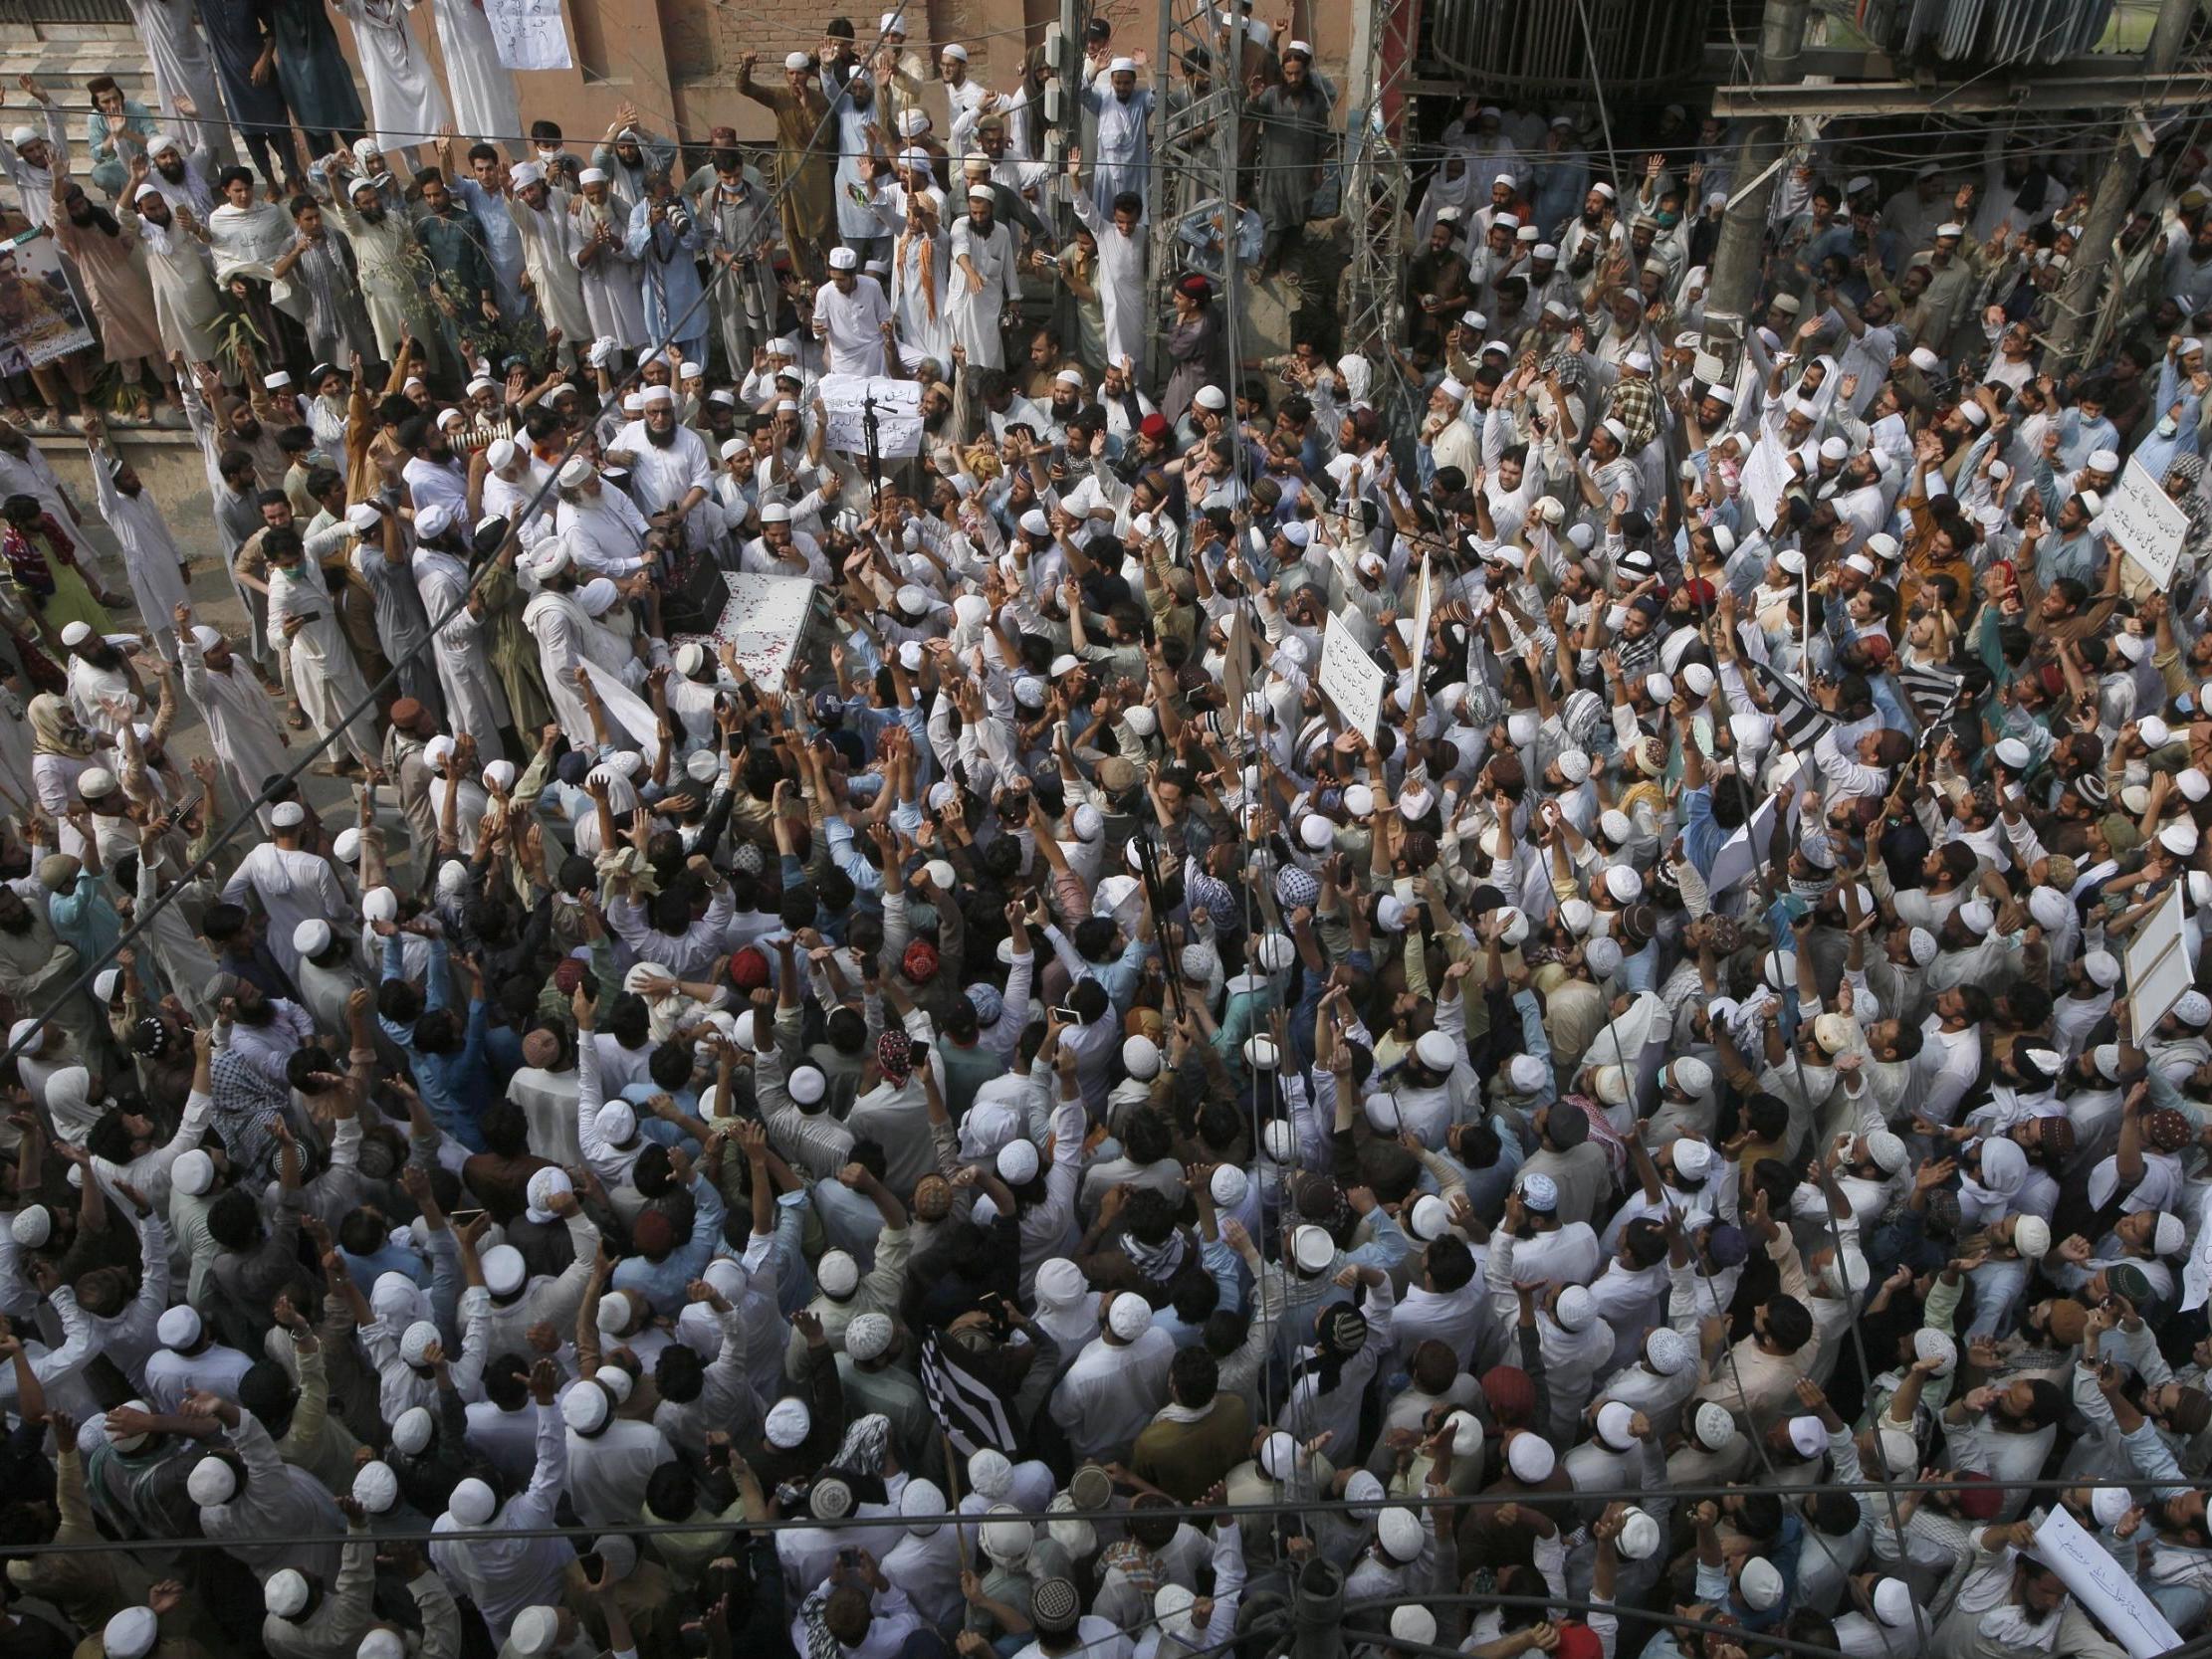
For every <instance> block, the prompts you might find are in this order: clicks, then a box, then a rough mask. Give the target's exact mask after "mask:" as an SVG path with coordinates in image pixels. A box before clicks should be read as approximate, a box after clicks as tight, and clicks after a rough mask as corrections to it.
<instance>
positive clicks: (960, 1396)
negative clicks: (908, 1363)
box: [922, 1331, 1021, 1457]
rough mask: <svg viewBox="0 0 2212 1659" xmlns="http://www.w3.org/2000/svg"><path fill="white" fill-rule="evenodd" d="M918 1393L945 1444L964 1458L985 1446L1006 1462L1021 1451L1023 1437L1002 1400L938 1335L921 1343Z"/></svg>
mask: <svg viewBox="0 0 2212 1659" xmlns="http://www.w3.org/2000/svg"><path fill="white" fill-rule="evenodd" d="M922 1389H923V1391H924V1392H925V1393H926V1394H928V1395H929V1401H930V1410H931V1411H932V1412H934V1413H935V1414H936V1416H937V1421H938V1423H939V1424H940V1426H942V1427H943V1428H944V1430H945V1436H946V1438H947V1439H949V1440H950V1441H951V1442H952V1443H953V1449H954V1450H955V1451H957V1452H959V1453H960V1455H961V1456H962V1457H971V1456H973V1455H974V1454H975V1453H977V1452H979V1451H981V1450H982V1449H983V1448H984V1447H986V1446H989V1447H992V1448H994V1449H995V1450H997V1451H1001V1452H1005V1453H1007V1454H1008V1455H1009V1456H1011V1455H1013V1454H1014V1453H1015V1452H1017V1450H1018V1449H1019V1446H1020V1442H1021V1432H1020V1430H1019V1429H1018V1428H1017V1427H1016V1426H1015V1425H1014V1421H1013V1415H1012V1413H1011V1412H1010V1411H1008V1410H1007V1408H1006V1401H1005V1398H1004V1396H1003V1395H1001V1394H1000V1393H999V1392H998V1390H997V1389H995V1388H994V1387H993V1386H992V1385H991V1384H990V1383H989V1382H987V1381H985V1380H984V1378H982V1377H980V1376H978V1375H977V1374H976V1373H975V1372H974V1371H973V1370H970V1369H969V1368H968V1367H967V1366H966V1365H965V1364H963V1363H962V1362H961V1357H960V1350H959V1348H955V1347H953V1346H952V1345H950V1344H948V1343H947V1342H946V1341H945V1339H944V1336H943V1334H942V1333H940V1332H937V1331H930V1332H927V1333H925V1334H924V1335H923V1338H922Z"/></svg>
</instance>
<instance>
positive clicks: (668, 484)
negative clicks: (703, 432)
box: [608, 386, 721, 547]
mask: <svg viewBox="0 0 2212 1659" xmlns="http://www.w3.org/2000/svg"><path fill="white" fill-rule="evenodd" d="M638 397H639V401H641V402H642V403H643V404H644V406H645V407H644V410H643V412H642V413H641V414H640V416H639V418H638V419H636V420H634V421H632V422H630V424H629V425H627V426H625V427H624V428H622V430H621V431H620V432H618V433H616V434H615V435H614V442H613V444H612V445H610V446H609V448H608V455H609V457H610V458H611V459H613V460H614V461H615V463H616V464H617V465H619V466H623V467H627V468H628V469H629V471H630V488H631V490H633V491H634V492H635V493H636V500H635V501H634V502H633V503H632V504H631V505H632V506H633V507H634V508H635V509H636V510H637V511H638V512H639V513H641V514H643V515H644V516H645V517H646V518H647V519H648V521H649V520H650V519H651V518H656V517H658V516H659V515H660V514H663V513H673V514H675V515H676V516H677V517H678V518H681V519H682V520H683V525H684V538H685V541H686V543H687V544H688V545H690V546H692V547H704V546H706V545H707V543H708V542H709V541H710V540H711V539H712V538H713V537H714V535H715V533H716V532H717V531H718V530H719V529H720V528H721V520H720V518H718V517H717V516H716V515H715V514H714V513H712V512H709V511H705V510H704V508H705V503H706V501H707V498H708V497H709V496H711V495H712V494H713V493H714V486H715V464H714V456H713V455H712V454H710V453H709V452H708V449H707V440H706V439H704V438H702V437H701V436H700V435H699V430H698V428H696V427H690V426H679V425H678V424H677V423H676V394H675V393H674V392H673V391H671V390H670V389H669V388H668V387H666V386H647V387H646V388H645V389H644V390H643V391H642V392H640V393H639V394H638Z"/></svg>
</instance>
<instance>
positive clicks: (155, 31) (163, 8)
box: [126, 0, 238, 167]
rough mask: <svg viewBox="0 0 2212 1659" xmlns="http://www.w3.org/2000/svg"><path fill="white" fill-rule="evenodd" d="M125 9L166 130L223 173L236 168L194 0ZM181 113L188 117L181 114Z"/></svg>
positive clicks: (148, 2)
mask: <svg viewBox="0 0 2212 1659" xmlns="http://www.w3.org/2000/svg"><path fill="white" fill-rule="evenodd" d="M126 3H127V4H128V5H129V7H130V25H131V27H132V28H133V29H135V30H137V32H138V41H139V44H141V45H142V46H144V47H145V49H146V65H147V67H148V68H149V69H151V70H152V71H153V90H154V92H155V94H156V95H158V96H159V98H160V100H161V112H162V114H163V115H164V116H166V117H167V119H168V122H169V125H170V126H171V127H172V128H173V129H174V130H175V132H176V133H177V135H178V136H179V137H180V138H182V139H183V140H184V142H185V143H186V144H187V145H189V146H190V147H192V148H194V149H199V148H202V147H204V148H205V149H206V151H207V154H208V158H209V159H210V160H212V161H215V162H218V163H220V164H221V165H223V166H225V167H229V166H234V165H236V164H237V161H238V152H237V151H236V150H235V149H233V148H232V147H231V141H230V128H229V127H228V126H227V125H225V124H224V121H223V94H222V90H221V87H220V86H219V85H218V83H217V82H216V79H215V63H214V60H213V59H211V58H209V57H208V55H207V42H206V41H205V40H204V39H202V38H201V36H200V15H199V7H198V6H197V5H196V4H194V0H126ZM186 108H190V109H191V111H192V113H190V114H186V113H185V110H186ZM202 117H204V118H205V119H206V122H207V124H206V125H205V126H204V127H203V126H202V125H201V124H200V121H201V119H202Z"/></svg>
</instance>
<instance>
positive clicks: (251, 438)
mask: <svg viewBox="0 0 2212 1659" xmlns="http://www.w3.org/2000/svg"><path fill="white" fill-rule="evenodd" d="M231 435H232V436H233V437H235V438H237V439H238V440H239V441H240V442H241V443H248V444H258V443H260V442H261V422H259V421H248V422H247V423H246V424H245V425H244V426H234V427H232V428H231Z"/></svg>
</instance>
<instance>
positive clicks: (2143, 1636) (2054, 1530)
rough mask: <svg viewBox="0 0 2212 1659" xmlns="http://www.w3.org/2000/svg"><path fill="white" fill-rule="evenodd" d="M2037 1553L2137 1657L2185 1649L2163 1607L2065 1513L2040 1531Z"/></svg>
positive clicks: (2148, 1658) (2054, 1513)
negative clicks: (2169, 1622)
mask: <svg viewBox="0 0 2212 1659" xmlns="http://www.w3.org/2000/svg"><path fill="white" fill-rule="evenodd" d="M2035 1553H2036V1555H2037V1556H2038V1557H2040V1558H2041V1559H2042V1561H2043V1564H2044V1565H2045V1566H2048V1567H2049V1568H2050V1569H2051V1570H2052V1571H2053V1572H2056V1573H2057V1574H2058V1575H2059V1577H2060V1579H2061V1580H2062V1581H2063V1582H2064V1583H2065V1585H2066V1587H2067V1588H2068V1589H2070V1590H2072V1591H2073V1592H2074V1595H2075V1598H2076V1599H2077V1600H2079V1601H2080V1602H2081V1603H2082V1605H2083V1607H2084V1608H2085V1609H2087V1610H2088V1611H2089V1612H2092V1613H2095V1614H2096V1615H2097V1617H2098V1621H2099V1622H2100V1623H2101V1624H2102V1625H2103V1626H2104V1628H2105V1629H2106V1630H2109V1631H2110V1632H2111V1633H2112V1636H2113V1638H2114V1639H2115V1640H2116V1641H2117V1642H2118V1643H2119V1645H2120V1646H2122V1647H2124V1648H2125V1649H2127V1651H2128V1653H2129V1654H2130V1655H2131V1656H2132V1659H2156V1656H2157V1655H2158V1654H2161V1653H2170V1652H2172V1651H2173V1650H2174V1649H2175V1648H2177V1647H2179V1646H2180V1645H2181V1637H2180V1636H2179V1634H2177V1633H2176V1632H2175V1630H2174V1627H2173V1626H2172V1625H2170V1624H2168V1623H2167V1622H2166V1615H2165V1614H2163V1613H2161V1612H2160V1611H2159V1610H2158V1607H2157V1604H2156V1603H2155V1602H2153V1601H2152V1600H2151V1599H2150V1597H2149V1596H2147V1595H2145V1594H2144V1593H2143V1591H2142V1587H2141V1586H2140V1585H2139V1584H2137V1583H2136V1582H2135V1580H2134V1579H2133V1578H2131V1577H2129V1576H2128V1575H2127V1572H2126V1570H2125V1569H2124V1568H2123V1567H2121V1565H2120V1564H2119V1562H2117V1561H2115V1560H2113V1559H2112V1557H2111V1555H2109V1554H2108V1553H2107V1552H2106V1551H2105V1549H2104V1547H2103V1546H2102V1545H2101V1544H2099V1543H2098V1542H2097V1540H2096V1539H2094V1538H2092V1537H2090V1535H2089V1534H2088V1533H2087V1532H2086V1531H2084V1529H2083V1527H2082V1524H2081V1523H2080V1522H2079V1521H2077V1520H2075V1519H2074V1517H2073V1516H2071V1515H2069V1514H2067V1512H2066V1511H2065V1510H2063V1509H2054V1510H2053V1511H2052V1512H2051V1513H2050V1514H2049V1515H2047V1516H2045V1517H2044V1518H2043V1523H2042V1525H2041V1526H2039V1527H2037V1528H2036V1548H2035Z"/></svg>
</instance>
